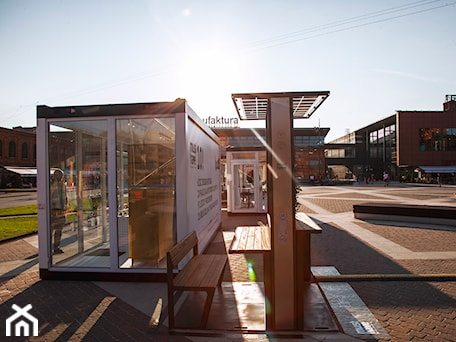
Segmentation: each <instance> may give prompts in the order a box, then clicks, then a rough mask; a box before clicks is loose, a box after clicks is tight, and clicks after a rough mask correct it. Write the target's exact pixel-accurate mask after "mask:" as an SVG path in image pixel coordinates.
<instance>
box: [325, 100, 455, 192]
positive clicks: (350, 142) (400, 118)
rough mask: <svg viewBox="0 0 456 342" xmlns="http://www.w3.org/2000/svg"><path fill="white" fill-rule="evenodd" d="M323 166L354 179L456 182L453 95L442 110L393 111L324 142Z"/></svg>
mask: <svg viewBox="0 0 456 342" xmlns="http://www.w3.org/2000/svg"><path fill="white" fill-rule="evenodd" d="M325 155H326V161H327V164H328V168H330V169H337V168H339V169H340V167H345V168H346V169H347V170H349V171H348V173H353V176H354V177H355V178H356V179H358V180H364V181H366V182H367V181H370V180H374V179H375V180H381V179H382V174H383V172H388V173H389V175H390V176H391V178H392V179H395V180H400V181H409V182H410V181H422V182H448V183H454V182H456V178H455V174H456V95H447V96H446V98H445V103H444V104H443V110H442V111H403V110H400V111H397V112H396V113H395V114H394V115H391V116H389V117H387V118H385V119H382V120H380V121H377V122H375V123H373V124H370V125H368V126H366V127H363V128H361V129H358V130H356V131H355V132H351V133H349V134H347V135H345V136H343V137H340V138H338V139H336V140H333V141H331V142H330V143H328V144H327V145H326V146H325Z"/></svg>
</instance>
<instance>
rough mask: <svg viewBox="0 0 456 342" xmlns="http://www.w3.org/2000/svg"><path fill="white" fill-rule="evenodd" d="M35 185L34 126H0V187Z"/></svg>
mask: <svg viewBox="0 0 456 342" xmlns="http://www.w3.org/2000/svg"><path fill="white" fill-rule="evenodd" d="M30 184H31V185H32V186H36V135H35V128H24V127H20V126H19V127H14V128H13V129H9V128H3V127H0V188H6V187H22V186H30Z"/></svg>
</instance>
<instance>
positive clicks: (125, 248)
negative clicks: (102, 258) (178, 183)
mask: <svg viewBox="0 0 456 342" xmlns="http://www.w3.org/2000/svg"><path fill="white" fill-rule="evenodd" d="M175 141H176V139H175V118H174V116H172V117H169V116H168V117H166V118H146V119H134V120H132V119H122V120H117V121H116V153H117V189H118V193H117V208H118V210H117V224H118V232H117V233H118V242H119V266H120V267H122V268H165V267H166V252H167V251H168V250H169V249H170V248H171V247H172V246H173V244H174V235H175V232H174V231H175V176H176V160H175V159H176V155H175Z"/></svg>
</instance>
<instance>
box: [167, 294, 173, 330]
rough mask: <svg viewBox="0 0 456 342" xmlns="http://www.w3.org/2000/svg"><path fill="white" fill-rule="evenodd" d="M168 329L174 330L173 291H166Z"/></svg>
mask: <svg viewBox="0 0 456 342" xmlns="http://www.w3.org/2000/svg"><path fill="white" fill-rule="evenodd" d="M168 328H169V329H174V289H168Z"/></svg>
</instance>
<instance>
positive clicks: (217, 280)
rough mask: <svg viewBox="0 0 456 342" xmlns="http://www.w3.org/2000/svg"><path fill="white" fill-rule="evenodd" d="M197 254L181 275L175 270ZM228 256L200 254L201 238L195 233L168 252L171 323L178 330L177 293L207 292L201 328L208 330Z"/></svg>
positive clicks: (170, 326)
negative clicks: (175, 294) (188, 256)
mask: <svg viewBox="0 0 456 342" xmlns="http://www.w3.org/2000/svg"><path fill="white" fill-rule="evenodd" d="M191 250H193V255H192V257H191V259H190V260H189V261H188V262H187V263H186V264H185V266H184V267H183V268H182V269H181V270H180V271H179V273H177V274H176V275H175V274H174V270H175V269H176V268H177V267H178V265H179V263H180V262H181V260H182V259H184V258H185V256H187V254H188V253H189V252H190V251H191ZM227 259H228V258H227V256H226V255H225V254H223V255H208V254H201V255H200V254H198V237H197V235H196V232H195V231H193V232H191V233H190V234H189V235H187V236H186V237H185V238H184V239H183V240H182V241H180V242H179V243H178V244H177V245H175V246H174V247H173V248H171V249H170V250H169V251H168V252H167V281H168V322H169V328H170V329H173V328H174V304H175V303H174V293H175V292H176V291H205V292H206V293H207V296H206V303H205V305H204V311H203V317H202V318H201V323H200V328H205V327H206V323H207V319H208V317H209V311H210V308H211V305H212V299H213V298H214V293H215V289H216V288H217V287H218V286H220V284H221V279H222V275H223V271H224V268H225V264H226V261H227Z"/></svg>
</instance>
